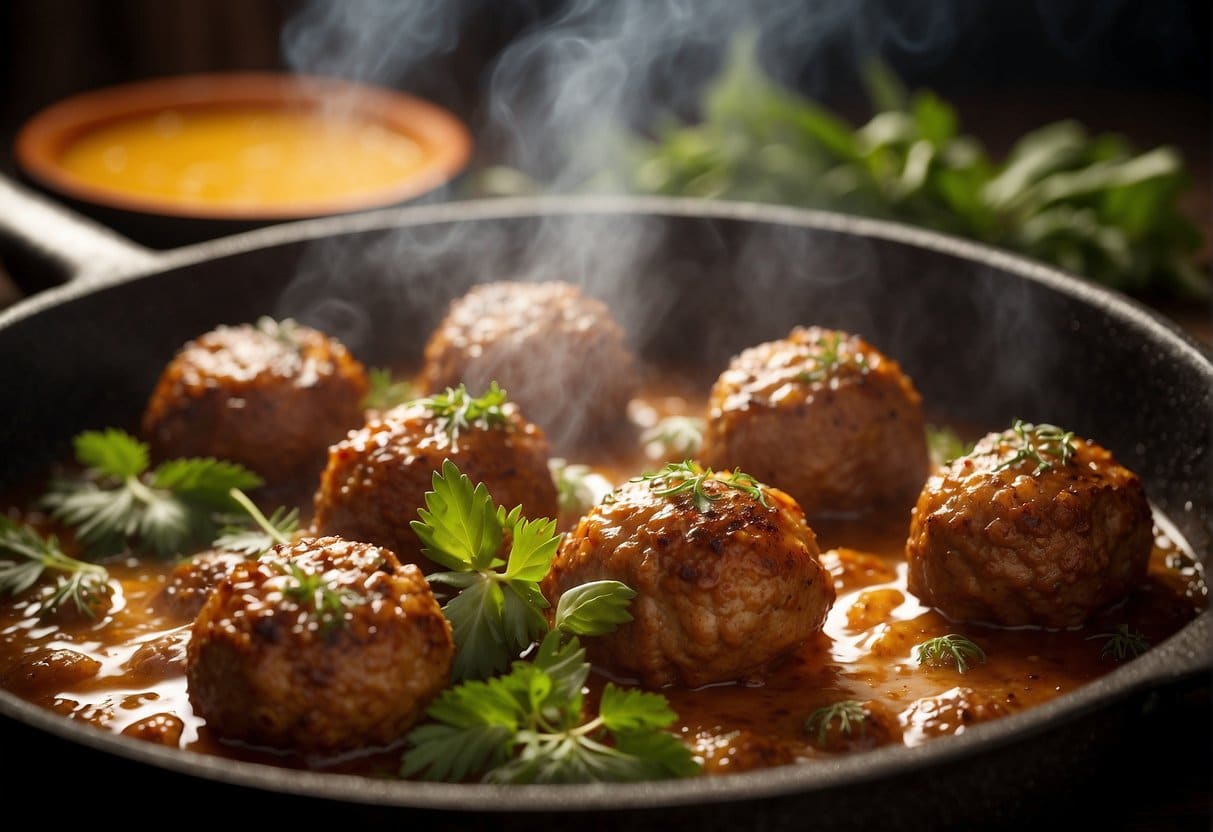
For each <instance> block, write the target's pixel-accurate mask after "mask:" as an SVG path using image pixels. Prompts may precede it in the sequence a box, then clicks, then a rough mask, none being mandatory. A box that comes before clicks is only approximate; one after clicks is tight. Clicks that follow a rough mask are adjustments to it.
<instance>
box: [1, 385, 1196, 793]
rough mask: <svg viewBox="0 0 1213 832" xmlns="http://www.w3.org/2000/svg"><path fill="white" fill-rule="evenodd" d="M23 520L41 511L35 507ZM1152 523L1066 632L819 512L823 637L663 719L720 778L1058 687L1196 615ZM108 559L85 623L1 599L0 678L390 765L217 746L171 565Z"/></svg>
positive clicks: (877, 524) (387, 758)
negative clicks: (975, 655) (973, 618)
mask: <svg viewBox="0 0 1213 832" xmlns="http://www.w3.org/2000/svg"><path fill="white" fill-rule="evenodd" d="M671 390H673V391H674V392H672V393H670V394H668V395H667V394H665V393H663V392H662V389H661V388H658V389H657V390H655V391H653V392H651V393H650V394H649V395H647V396H645V397H643V398H642V399H640V400H638V401H636V402H634V403H633V405H634V406H633V412H632V417H633V420H634V421H635V422H637V423H638V426H640V427H643V426H645V425H646V424H652V423H653V422H654V421H655V420H656V419H657V418H659V417H661V416H664V415H670V414H679V413H692V414H694V413H699V412H702V408H703V405H704V403H703V401H701V400H696V399H694V398H693V397H687V396H685V395H682V394H681V393H679V392H678V391H677V389H676V388H671ZM666 392H667V393H668V392H669V391H666ZM585 461H586V462H588V463H589V464H591V466H592V467H593V468H594V470H595V472H596V474H597V476H596V477H594V478H593V483H594V484H596V489H597V490H598V491H599V492H600V494H601V493H605V491H606V490H609V488H610V486H611V484H612V483H619V482H621V481H623V480H625V479H627V478H628V477H629V476H632V475H635V474H637V473H640V472H642V471H645V470H651V469H653V468H655V467H659V465H660V464H662V463H663V462H664V461H665V460H662V459H658V458H655V457H654V456H652V455H650V454H648V453H647V452H646V450H645V449H637V451H636V452H635V453H631V454H629V455H626V456H625V457H623V458H621V457H620V456H618V455H614V456H610V457H607V456H602V457H601V458H594V457H593V456H592V455H591V456H590V457H589V458H587V459H586V460H585ZM302 508H303V510H304V511H306V510H307V508H308V507H307V506H303V507H302ZM23 519H25V520H28V521H31V522H35V523H36V522H37V521H38V517H37V515H36V514H33V513H27V514H25V515H24V516H23ZM1158 520H1159V522H1158V523H1157V528H1156V543H1155V547H1154V551H1153V554H1152V556H1151V563H1150V571H1149V577H1148V579H1147V581H1146V582H1145V584H1144V585H1143V586H1141V587H1140V588H1139V589H1138V591H1136V592H1135V593H1134V594H1133V595H1132V596H1131V597H1130V598H1129V599H1127V600H1126V601H1125V602H1124V603H1122V604H1120V605H1118V606H1117V607H1115V608H1113V609H1111V610H1108V611H1106V612H1104V613H1103V614H1101V615H1099V616H1098V617H1096V618H1095V619H1094V620H1092V621H1090V622H1088V623H1087V624H1086V625H1085V626H1084V627H1082V628H1081V629H1075V630H1066V631H1043V630H1039V629H1029V628H1022V629H1013V630H1012V629H1000V628H994V627H985V626H979V625H971V624H956V623H953V622H950V621H948V620H947V619H945V618H944V617H943V616H941V615H939V614H938V613H936V612H934V611H932V610H929V609H927V608H924V607H923V606H921V605H920V604H919V603H918V602H917V601H916V599H915V598H914V596H913V595H911V594H910V593H909V592H908V591H907V589H906V567H905V558H904V553H903V550H904V545H905V538H906V532H907V528H908V513H905V512H902V513H898V514H890V515H886V516H880V517H872V516H863V517H850V518H848V517H837V518H832V519H828V520H816V521H814V522H813V524H812V525H813V528H814V531H815V532H816V534H817V537H818V542H819V544H820V548H821V550H822V552H823V561H824V563H825V565H826V566H827V567H828V568H829V570H830V572H831V574H832V575H833V577H834V581H835V587H836V590H837V600H836V602H835V604H834V606H833V608H832V611H831V612H830V614H829V616H828V618H827V620H826V622H825V627H824V630H823V632H822V633H821V634H820V635H819V636H818V637H817V638H816V639H814V640H813V641H812V642H810V643H808V644H806V645H804V646H803V647H802V648H801V649H799V650H798V651H796V652H795V653H793V654H791V655H789V656H787V657H786V658H784V659H783V660H781V661H780V662H779V663H778V664H777V665H776V666H774V667H771V668H768V670H767V672H766V673H765V674H763V675H762V676H761V677H756V678H753V679H747V680H741V681H738V682H736V683H732V684H724V685H715V686H710V687H706V688H701V689H696V690H683V689H677V688H668V689H665V690H663V691H662V693H663V694H665V696H666V697H667V698H668V700H669V702H670V705H671V707H672V708H673V710H674V711H675V712H676V713H677V714H678V723H677V725H676V726H675V730H677V731H680V732H681V734H682V735H683V737H684V739H685V740H686V741H687V742H688V743H689V744H691V745H692V746H693V747H694V748H695V749H696V750H697V752H698V753H699V754H700V755H701V757H702V759H703V761H704V767H705V771H706V772H708V773H711V774H726V773H729V772H732V771H740V770H746V769H751V768H761V767H766V766H771V765H778V764H784V763H791V762H802V763H807V764H811V763H812V761H813V760H814V759H824V758H828V757H830V756H832V755H836V754H841V753H847V752H850V751H855V750H860V749H864V748H870V747H875V746H877V745H884V744H904V745H907V746H915V745H919V744H921V743H923V742H927V741H929V740H931V739H932V738H934V737H937V736H943V735H950V734H959V733H962V732H964V731H965V730H967V729H968V728H969V727H970V726H972V725H974V724H976V723H979V722H982V721H986V720H989V719H995V718H998V717H1001V716H1005V715H1008V714H1012V713H1015V712H1017V711H1020V710H1023V709H1025V708H1029V707H1032V706H1034V705H1038V704H1040V703H1043V702H1046V701H1048V700H1050V699H1053V698H1055V697H1057V696H1060V695H1063V694H1065V693H1067V692H1069V691H1072V690H1074V689H1075V688H1077V687H1079V686H1081V685H1083V684H1085V683H1087V682H1090V681H1092V680H1094V679H1096V678H1098V677H1099V676H1101V675H1103V674H1105V673H1107V672H1109V671H1110V670H1111V669H1113V668H1114V667H1115V666H1116V663H1115V661H1113V660H1111V659H1110V658H1108V657H1107V656H1105V655H1104V651H1103V647H1104V645H1105V644H1106V643H1107V636H1108V634H1111V633H1114V632H1116V631H1117V629H1118V628H1119V627H1121V626H1122V625H1123V626H1126V627H1127V628H1128V629H1129V631H1131V632H1135V633H1140V634H1142V635H1143V636H1144V637H1145V639H1146V640H1147V642H1148V643H1150V644H1157V643H1158V642H1160V641H1162V640H1163V639H1165V638H1166V637H1168V636H1169V635H1171V634H1172V633H1174V632H1175V631H1177V630H1179V629H1180V628H1182V627H1183V626H1184V625H1185V624H1186V623H1188V622H1189V621H1190V620H1191V619H1192V618H1193V617H1194V616H1195V615H1197V614H1198V612H1199V611H1200V610H1201V609H1203V607H1204V605H1205V599H1206V594H1207V589H1206V586H1205V583H1204V578H1203V571H1202V567H1201V565H1200V563H1199V562H1198V561H1197V560H1196V559H1195V558H1194V557H1193V556H1192V555H1191V554H1190V553H1189V552H1187V551H1186V550H1185V548H1184V546H1183V544H1182V543H1181V542H1180V541H1179V539H1178V537H1177V536H1176V535H1174V534H1168V533H1167V532H1166V531H1164V530H1165V529H1166V528H1167V525H1166V523H1165V520H1164V519H1163V518H1161V517H1160V518H1158ZM563 522H564V523H565V524H566V525H567V524H568V522H569V521H568V519H567V518H566V519H565V520H564V521H563ZM106 565H107V568H108V569H109V572H110V576H111V579H112V583H113V584H114V588H115V595H114V603H113V606H112V608H111V609H110V611H109V612H108V613H107V614H106V615H105V616H104V617H103V618H100V619H99V620H97V621H91V620H87V619H81V618H75V619H72V618H62V619H56V620H52V621H46V620H42V619H40V618H39V617H38V616H37V614H36V612H37V601H36V598H37V593H36V592H31V593H27V594H26V595H24V596H20V597H18V598H17V599H15V600H8V599H4V600H3V601H0V685H2V686H3V687H6V688H8V689H10V690H12V691H14V692H15V693H17V694H18V695H20V696H22V697H24V698H26V699H28V700H30V701H32V702H35V703H37V704H40V705H42V706H44V707H47V708H49V709H51V710H54V711H56V712H59V713H61V714H63V715H64V716H66V717H70V718H72V719H77V720H82V721H85V722H88V723H91V724H93V725H95V726H96V727H97V728H99V729H101V730H107V731H113V732H119V733H127V734H133V735H137V736H141V737H142V738H144V739H148V740H152V741H156V742H161V743H165V744H168V745H172V746H178V747H181V748H187V749H191V750H194V751H198V752H202V753H206V754H216V755H222V756H226V757H231V758H236V759H243V760H252V761H259V762H268V763H272V764H276V765H283V766H290V767H300V768H313V769H320V770H334V771H343V772H352V773H361V774H368V775H376V776H391V775H393V774H394V773H395V771H396V769H397V768H398V766H399V759H400V751H401V749H400V748H393V749H368V750H367V752H366V753H365V754H360V755H353V756H348V755H347V756H344V757H342V758H341V759H339V760H332V759H329V760H318V759H305V758H301V757H297V756H294V755H286V754H279V753H277V752H271V751H266V750H259V749H253V748H248V747H242V746H238V745H233V744H230V743H224V742H221V741H219V740H218V739H217V738H216V737H215V736H214V735H213V734H212V733H211V732H209V731H208V729H207V727H206V725H205V724H204V723H203V721H202V720H201V719H199V718H198V717H196V716H195V715H194V713H193V710H192V708H191V706H190V702H189V698H188V695H187V691H186V681H185V651H186V645H187V644H188V640H189V629H190V623H191V622H190V621H186V620H179V619H174V618H171V617H168V616H166V615H164V614H162V613H158V612H157V611H156V610H155V609H153V608H152V606H151V604H150V602H151V601H152V600H153V599H154V597H155V595H156V593H157V592H159V590H160V589H161V587H162V586H163V585H164V583H165V579H166V576H167V574H168V572H169V571H170V570H171V569H172V567H173V566H174V565H175V563H174V562H173V561H171V560H170V561H157V560H152V559H136V558H128V559H126V560H123V561H119V562H111V563H107V564H106ZM949 633H958V634H963V635H965V636H967V637H969V638H970V639H972V640H973V641H975V642H976V643H978V644H979V645H980V646H981V647H982V648H983V649H984V651H985V654H986V657H987V660H986V661H985V662H980V663H979V662H974V663H972V664H970V665H969V667H968V668H967V670H966V671H965V672H963V673H962V672H960V671H959V670H957V669H956V668H955V667H951V668H948V667H930V666H925V665H920V664H919V663H918V661H917V660H916V658H915V647H916V646H917V645H918V644H920V643H921V642H923V641H925V640H926V639H929V638H933V637H936V636H942V635H945V634H949ZM63 651H70V653H67V652H63ZM65 657H70V659H71V660H70V661H68V660H65ZM605 681H606V679H605V678H604V677H603V676H601V675H600V674H597V673H596V674H594V675H592V676H591V681H590V683H589V684H590V697H589V698H590V701H593V700H594V698H595V695H596V693H597V692H598V691H599V690H600V689H601V686H602V684H604V683H605ZM843 700H854V701H855V702H857V703H861V704H862V706H863V708H864V711H865V716H866V718H865V719H864V720H863V722H862V730H859V731H852V732H851V733H850V734H847V735H843V734H841V733H838V732H834V733H833V734H831V735H830V736H826V735H825V734H824V732H822V733H818V732H816V731H814V730H812V729H806V724H805V723H806V719H807V718H808V717H809V715H810V714H812V713H813V712H814V711H815V710H816V709H818V708H821V707H824V706H827V705H830V704H832V703H837V702H840V701H843Z"/></svg>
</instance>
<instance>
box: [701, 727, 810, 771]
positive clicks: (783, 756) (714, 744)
mask: <svg viewBox="0 0 1213 832" xmlns="http://www.w3.org/2000/svg"><path fill="white" fill-rule="evenodd" d="M691 745H692V747H693V748H694V749H695V752H696V753H697V754H699V756H700V757H702V758H703V771H704V773H705V774H733V773H735V772H740V771H754V770H756V769H761V768H774V767H775V766H782V765H787V764H788V763H792V762H795V761H796V754H795V752H794V751H793V749H792V748H791V746H790V745H789V744H788V743H787V742H785V741H783V740H780V739H777V738H775V737H768V736H764V735H763V734H756V733H754V732H753V731H749V730H746V729H744V728H742V729H740V730H737V731H730V732H729V733H727V734H713V733H703V734H699V735H697V736H696V737H695V738H694V739H693V740H692V743H691Z"/></svg>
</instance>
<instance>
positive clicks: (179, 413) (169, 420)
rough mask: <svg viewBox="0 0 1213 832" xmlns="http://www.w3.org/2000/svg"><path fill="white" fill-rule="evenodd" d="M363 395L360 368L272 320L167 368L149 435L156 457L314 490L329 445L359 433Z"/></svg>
mask: <svg viewBox="0 0 1213 832" xmlns="http://www.w3.org/2000/svg"><path fill="white" fill-rule="evenodd" d="M366 391H367V378H366V371H365V369H364V368H363V366H362V365H361V364H360V363H359V362H358V361H356V360H355V359H354V358H353V357H352V356H351V355H350V354H349V352H348V351H347V350H346V348H345V347H344V346H343V345H342V344H341V343H340V342H338V341H336V340H335V339H333V338H330V337H329V336H327V335H325V334H323V333H321V332H317V331H316V330H314V329H310V328H308V327H305V326H300V325H298V324H295V323H294V322H292V321H283V322H281V323H277V322H274V321H269V320H268V319H263V320H262V321H261V322H259V323H258V324H257V325H256V326H254V325H251V324H245V325H242V326H220V327H218V328H216V329H214V330H212V331H211V332H208V333H206V334H205V335H202V336H201V337H199V338H197V339H195V340H193V341H190V342H189V343H187V344H186V345H185V346H184V347H182V348H181V350H180V351H179V352H178V353H177V355H176V356H175V357H174V358H173V360H172V361H171V362H169V365H168V366H167V367H166V368H165V369H164V372H163V373H162V374H161V376H160V381H159V382H158V383H157V384H156V389H155V391H154V392H153V393H152V397H151V400H150V401H149V402H148V404H147V408H146V410H145V411H144V413H143V434H144V436H145V437H146V438H147V440H148V443H149V444H150V445H151V449H152V453H153V454H155V455H156V456H157V457H159V458H167V457H190V456H212V457H215V458H217V459H226V460H229V461H231V462H238V463H240V464H241V465H244V466H246V467H247V468H250V469H252V470H253V471H255V472H256V473H257V474H259V475H260V476H261V477H263V478H264V479H265V480H266V481H267V482H269V483H272V484H282V483H289V482H290V481H292V480H296V479H303V480H306V481H309V485H307V486H306V487H308V488H310V487H311V485H310V483H311V482H314V478H315V476H316V475H317V474H318V473H319V471H320V469H321V468H322V467H323V466H324V455H325V452H326V451H327V450H328V446H329V445H330V444H331V443H333V442H335V441H337V440H338V439H340V438H341V437H342V436H344V435H345V433H346V431H348V430H350V429H351V428H353V427H356V426H357V425H359V424H361V422H362V408H361V403H362V398H363V396H365V395H366Z"/></svg>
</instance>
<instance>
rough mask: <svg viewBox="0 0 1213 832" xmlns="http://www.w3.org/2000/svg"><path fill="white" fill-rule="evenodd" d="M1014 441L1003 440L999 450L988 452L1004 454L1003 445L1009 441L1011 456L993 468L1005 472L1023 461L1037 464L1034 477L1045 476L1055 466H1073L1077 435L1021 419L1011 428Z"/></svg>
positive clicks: (1055, 427)
mask: <svg viewBox="0 0 1213 832" xmlns="http://www.w3.org/2000/svg"><path fill="white" fill-rule="evenodd" d="M1011 434H1012V436H1011V438H1010V439H1009V440H1000V441H999V442H998V445H997V447H996V448H995V449H994V450H993V451H990V452H989V453H1001V452H1002V449H1003V446H1004V443H1005V442H1010V443H1011V447H1012V451H1013V453H1012V455H1011V457H1010V458H1009V459H1007V460H1006V461H1004V462H1002V463H1000V464H999V465H998V466H996V467H995V468H994V470H995V471H1002V470H1005V469H1007V468H1012V467H1014V466H1016V465H1019V464H1020V463H1021V462H1024V461H1028V462H1035V463H1036V468H1035V469H1034V470H1033V471H1032V475H1033V476H1036V475H1038V474H1044V473H1046V472H1048V471H1052V470H1053V466H1054V464H1057V465H1061V466H1065V465H1069V464H1070V458H1071V457H1073V455H1074V451H1075V450H1076V448H1075V446H1074V432H1073V431H1068V430H1063V429H1062V428H1059V427H1057V426H1056V425H1034V424H1032V423H1031V422H1025V421H1023V420H1022V419H1016V420H1015V424H1013V425H1012V426H1011Z"/></svg>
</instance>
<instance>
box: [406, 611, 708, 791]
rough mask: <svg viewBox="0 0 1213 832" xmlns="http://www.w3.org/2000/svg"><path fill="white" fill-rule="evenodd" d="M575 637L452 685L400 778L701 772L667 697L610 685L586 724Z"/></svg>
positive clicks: (595, 777)
mask: <svg viewBox="0 0 1213 832" xmlns="http://www.w3.org/2000/svg"><path fill="white" fill-rule="evenodd" d="M589 672H590V666H589V664H588V663H587V662H586V661H585V650H584V649H582V647H581V646H580V644H579V643H578V641H577V639H575V638H574V639H572V640H571V641H570V642H569V643H568V644H564V645H562V644H561V636H560V634H559V633H558V632H552V633H549V634H548V635H547V637H545V638H544V640H543V642H542V643H541V644H540V646H539V650H538V651H537V654H536V656H535V660H534V661H533V662H525V661H515V662H514V663H513V667H512V670H511V672H510V673H509V674H507V675H505V676H497V677H494V678H491V679H488V680H486V681H466V682H463V683H462V684H460V685H457V686H455V687H453V688H449V689H447V690H446V691H444V692H443V693H442V695H441V696H439V697H438V698H437V699H436V700H435V701H434V702H433V704H431V705H430V707H429V709H428V710H427V711H426V713H427V715H428V716H429V717H430V719H431V720H433V722H429V723H426V724H424V725H421V726H419V727H418V728H415V729H413V731H412V732H411V733H410V734H409V735H408V739H407V742H408V744H409V750H408V751H407V752H405V755H404V758H403V760H402V762H401V767H400V774H401V776H402V777H409V776H413V775H419V776H421V777H422V778H424V779H426V780H442V781H454V782H459V781H463V780H466V779H467V778H469V777H479V778H481V779H482V780H483V781H485V782H490V783H586V782H635V781H641V780H657V779H664V778H670V777H687V776H691V775H694V774H697V773H698V772H699V764H698V763H697V762H696V761H695V758H694V756H693V755H692V754H691V750H690V749H689V748H688V747H687V746H686V745H684V744H683V743H682V742H681V741H679V740H678V738H677V737H675V736H674V735H673V734H670V733H668V732H666V731H665V730H663V729H665V728H667V727H668V726H669V725H671V724H672V723H673V722H674V720H675V719H676V718H677V716H676V715H675V714H674V712H673V711H671V710H670V708H669V704H668V703H667V701H666V699H665V697H664V696H661V695H659V694H655V693H644V692H642V691H638V690H625V689H620V688H617V687H616V686H615V685H613V684H610V683H608V684H607V685H606V687H605V688H604V689H603V692H602V699H601V701H600V703H599V706H598V714H597V716H595V717H594V718H593V719H589V720H586V718H585V716H584V713H583V711H584V694H583V693H582V686H583V685H584V684H585V681H586V679H587V678H588V676H589Z"/></svg>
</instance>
